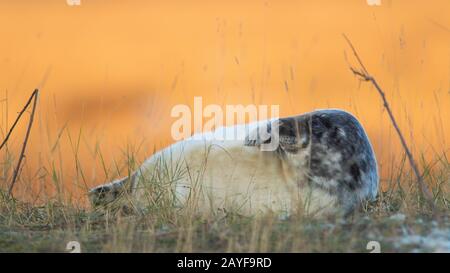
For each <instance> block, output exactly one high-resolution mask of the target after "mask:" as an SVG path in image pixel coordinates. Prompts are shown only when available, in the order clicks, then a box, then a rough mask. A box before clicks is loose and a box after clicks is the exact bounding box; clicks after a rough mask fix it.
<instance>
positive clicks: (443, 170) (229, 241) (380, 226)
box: [0, 156, 450, 252]
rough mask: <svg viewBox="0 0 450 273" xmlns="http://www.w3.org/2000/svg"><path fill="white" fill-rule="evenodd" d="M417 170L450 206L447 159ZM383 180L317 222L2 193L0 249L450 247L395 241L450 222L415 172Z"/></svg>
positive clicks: (438, 200) (443, 203)
mask: <svg viewBox="0 0 450 273" xmlns="http://www.w3.org/2000/svg"><path fill="white" fill-rule="evenodd" d="M404 162H405V161H403V163H404ZM422 168H423V170H424V181H426V183H427V184H428V185H433V186H432V187H431V189H432V194H433V200H434V203H435V205H436V206H437V207H438V208H439V209H440V210H442V211H445V212H448V211H449V209H450V189H449V181H450V164H449V161H448V160H447V158H446V157H445V156H440V157H437V158H436V160H435V161H433V162H432V163H431V164H428V165H424V166H422ZM162 177H168V176H164V175H162ZM154 183H161V184H154V186H153V187H154V188H158V187H159V188H160V189H164V186H163V185H164V183H165V182H164V179H161V180H158V181H154ZM385 183H386V185H387V187H386V190H384V191H382V192H381V193H380V194H379V197H378V200H377V201H376V202H373V203H368V204H366V206H365V208H364V209H363V210H362V211H361V212H359V213H357V214H355V215H354V216H353V217H350V218H348V219H322V220H317V219H310V218H306V217H303V216H302V215H292V216H291V217H289V218H287V219H280V217H279V216H277V215H274V214H271V213H267V214H264V215H257V216H254V217H243V216H239V215H238V214H234V213H224V212H222V213H215V214H211V215H209V216H208V217H205V216H198V215H196V214H194V213H186V211H185V210H183V209H179V208H176V207H174V206H172V205H170V204H171V203H170V202H162V201H161V200H162V199H159V200H160V201H157V202H156V201H155V202H153V203H151V202H150V203H149V206H148V210H147V213H146V214H144V215H126V214H125V213H123V212H121V211H119V212H115V211H114V210H107V211H92V210H90V209H89V208H86V207H80V206H79V204H76V203H72V202H70V201H62V200H64V198H61V197H60V196H58V195H55V196H54V197H52V198H49V199H48V200H47V201H46V202H45V203H43V204H41V205H32V204H31V203H26V202H22V201H20V200H17V199H13V198H10V197H9V196H8V195H7V193H6V192H5V191H1V192H0V250H1V251H2V252H16V251H17V252H41V251H43V252H63V251H65V247H66V244H67V242H69V241H73V240H76V241H79V242H80V243H81V247H82V251H83V252H180V251H182V252H191V251H200V252H216V251H219V252H228V251H229V252H267V251H270V252H368V250H366V244H367V243H368V242H369V241H372V240H376V241H379V242H380V243H381V249H382V251H386V252H399V251H412V250H413V251H424V252H427V251H449V249H442V246H439V245H436V247H435V248H433V245H432V244H431V246H430V245H426V244H425V242H424V243H417V242H415V243H414V241H413V242H412V243H411V244H400V242H401V240H402V238H408V236H411V235H422V236H425V237H424V238H427V237H426V236H428V235H430V234H434V233H435V232H434V231H435V230H440V231H442V230H443V231H444V232H447V233H448V231H450V223H449V219H448V216H447V215H445V214H444V215H441V216H439V218H432V217H431V216H430V215H431V211H430V208H429V206H428V205H427V203H426V200H424V199H423V197H422V195H421V194H420V190H419V189H418V187H417V183H416V181H415V178H414V176H412V175H411V172H410V170H408V169H407V168H405V166H404V165H403V164H400V165H399V166H398V168H397V172H396V173H393V175H392V176H391V177H390V178H389V179H388V181H385ZM161 198H163V197H161ZM166 201H167V200H166ZM447 239H449V238H447ZM424 240H435V239H433V238H432V237H430V238H429V239H424ZM437 240H441V241H442V238H441V239H439V238H438V239H437ZM444 240H445V238H444ZM448 243H450V241H449V242H447V244H448Z"/></svg>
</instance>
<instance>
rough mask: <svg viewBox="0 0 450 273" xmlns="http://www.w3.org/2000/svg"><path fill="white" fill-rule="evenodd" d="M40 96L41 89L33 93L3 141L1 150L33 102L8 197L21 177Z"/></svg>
mask: <svg viewBox="0 0 450 273" xmlns="http://www.w3.org/2000/svg"><path fill="white" fill-rule="evenodd" d="M38 95H39V89H35V90H34V91H33V93H32V94H31V96H30V98H29V99H28V101H27V103H26V104H25V106H24V108H23V109H22V111H20V113H19V115H18V116H17V119H16V120H15V121H14V124H13V126H12V127H11V129H10V130H9V132H8V134H7V136H6V138H5V140H3V142H2V144H1V146H0V149H1V148H3V146H4V145H5V144H6V143H7V142H8V139H9V136H10V135H11V133H12V132H13V130H14V128H15V126H16V125H17V123H18V122H19V120H20V118H21V116H22V115H23V114H24V113H25V111H26V110H27V109H28V107H29V105H30V104H31V101H33V108H32V109H31V115H30V120H29V122H28V128H27V132H26V134H25V139H24V141H23V145H22V150H21V152H20V156H19V160H18V162H17V166H16V168H15V169H14V174H13V178H12V180H11V184H10V186H9V190H8V196H12V190H13V188H14V184H15V183H16V181H17V178H18V177H19V173H20V166H21V165H22V161H23V158H24V157H25V150H26V148H27V144H28V139H29V137H30V132H31V127H32V125H33V120H34V113H35V111H36V105H37V99H38Z"/></svg>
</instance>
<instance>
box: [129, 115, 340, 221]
mask: <svg viewBox="0 0 450 273" xmlns="http://www.w3.org/2000/svg"><path fill="white" fill-rule="evenodd" d="M256 127H257V124H256V123H255V124H250V125H245V126H244V125H238V126H230V127H225V128H219V129H218V130H216V132H212V133H205V134H199V135H195V136H193V137H191V138H189V139H186V140H184V141H180V142H178V143H175V144H173V145H171V146H169V147H168V148H165V149H163V150H161V151H159V152H158V153H156V154H154V155H153V156H152V157H150V158H149V159H148V160H146V161H145V162H144V164H142V166H141V167H140V168H139V170H138V171H137V173H136V176H137V179H135V185H133V188H134V192H135V196H136V198H137V202H142V201H144V202H145V197H144V196H145V184H146V183H149V182H148V181H149V180H152V179H153V180H154V179H155V174H157V172H160V171H161V169H166V170H167V169H171V170H177V171H176V172H177V173H179V174H181V175H174V174H172V175H174V176H177V178H176V180H177V181H175V182H173V183H172V186H173V187H174V189H175V192H176V197H177V200H178V204H179V205H180V206H188V205H192V202H194V203H195V204H194V206H195V207H197V208H198V209H199V210H200V211H202V212H208V211H215V210H218V209H225V210H227V211H235V212H237V213H240V214H255V213H258V212H264V211H268V210H272V211H275V212H282V213H287V214H289V213H291V212H292V211H293V210H296V209H297V208H300V207H302V208H303V209H305V210H304V211H305V212H307V213H308V214H323V213H324V212H326V213H327V212H330V210H334V204H335V201H336V200H335V198H334V197H332V196H330V195H329V194H327V193H325V192H323V191H321V190H319V189H315V190H314V191H313V190H312V189H310V188H309V187H308V186H307V183H304V182H305V175H306V171H307V170H304V171H303V172H302V171H300V172H299V165H300V164H303V163H305V160H306V155H307V153H308V152H309V149H304V151H305V152H303V153H299V154H298V155H290V156H288V157H286V158H282V157H280V156H278V155H277V153H276V152H269V151H261V150H260V148H259V147H258V146H244V138H245V135H246V132H247V129H248V130H249V131H251V130H255V129H256ZM224 132H227V133H230V132H238V136H239V137H238V139H237V140H215V139H214V137H212V136H213V135H214V136H217V135H221V134H222V133H224ZM222 135H223V134H222ZM163 166H164V167H163ZM178 176H179V177H178ZM169 180H170V179H169ZM143 181H144V182H143Z"/></svg>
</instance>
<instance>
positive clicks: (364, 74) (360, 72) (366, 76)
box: [343, 34, 436, 212]
mask: <svg viewBox="0 0 450 273" xmlns="http://www.w3.org/2000/svg"><path fill="white" fill-rule="evenodd" d="M343 36H344V39H345V40H346V41H347V43H348V45H349V46H350V48H351V49H352V52H353V55H354V56H355V58H356V60H357V61H358V63H359V66H360V68H359V69H357V68H354V67H352V66H350V70H351V71H352V72H353V74H354V75H355V76H357V77H359V78H360V79H361V80H363V81H366V82H370V83H372V85H373V86H374V87H375V89H376V90H377V91H378V94H379V95H380V96H381V99H382V101H383V106H384V108H385V109H386V111H387V113H388V115H389V118H390V120H391V123H392V125H393V126H394V128H395V130H396V131H397V134H398V136H399V138H400V142H401V143H402V146H403V149H404V150H405V153H406V156H407V157H408V160H409V163H410V165H411V168H412V169H413V172H414V174H415V176H416V178H417V183H418V184H419V188H420V189H421V191H422V194H423V195H424V196H425V199H426V201H427V203H428V204H429V205H430V207H431V209H432V210H433V212H436V206H435V204H434V201H433V198H432V195H431V193H430V191H429V189H428V187H427V186H426V185H425V182H424V180H423V177H422V175H421V174H420V172H419V169H418V168H417V164H416V163H415V161H414V157H413V155H412V153H411V151H410V150H409V148H408V145H407V144H406V141H405V138H404V137H403V134H402V132H401V130H400V128H399V127H398V125H397V122H396V120H395V118H394V114H393V113H392V111H391V107H390V106H389V103H388V101H387V99H386V96H385V93H384V91H383V90H382V89H381V87H380V86H379V84H378V82H377V81H376V80H375V78H374V77H373V76H372V75H371V74H370V73H369V72H368V71H367V69H366V67H365V66H364V64H363V62H362V60H361V58H360V57H359V54H358V52H357V51H356V49H355V47H354V46H353V44H352V42H351V41H350V39H349V38H348V37H347V36H346V35H345V34H343Z"/></svg>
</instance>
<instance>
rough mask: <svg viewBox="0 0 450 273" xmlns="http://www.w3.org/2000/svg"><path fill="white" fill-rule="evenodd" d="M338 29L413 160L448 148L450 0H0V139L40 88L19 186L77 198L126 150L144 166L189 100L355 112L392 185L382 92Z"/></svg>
mask: <svg viewBox="0 0 450 273" xmlns="http://www.w3.org/2000/svg"><path fill="white" fill-rule="evenodd" d="M342 33H345V34H346V35H347V36H348V37H349V38H350V39H351V40H352V41H353V43H354V45H355V46H356V48H357V49H358V51H359V53H360V55H361V57H362V59H363V60H364V62H365V64H366V66H367V68H368V70H369V71H370V72H371V73H372V74H373V75H374V76H375V77H376V79H377V80H378V82H379V83H380V85H381V86H382V88H383V89H384V90H385V92H386V95H387V98H388V100H389V101H390V103H391V106H392V108H393V112H394V114H395V115H396V117H397V119H398V123H399V126H400V128H401V129H402V130H403V132H404V133H405V137H406V139H407V141H408V143H410V144H411V146H412V147H413V150H414V153H415V155H416V156H417V157H418V156H419V155H421V154H424V155H425V158H426V159H427V160H431V159H433V158H435V156H436V155H439V154H442V153H443V152H445V151H448V149H449V135H450V123H449V118H450V1H448V0H436V1H419V0H398V1H394V0H392V1H387V0H383V1H382V5H381V6H379V7H371V6H369V5H367V3H366V1H365V0H352V1H350V0H349V1H323V0H320V1H286V0H281V1H274V0H272V1H269V0H250V1H234V0H231V1H173V0H168V1H144V0H130V1H119V0H108V1H106V0H81V5H80V6H69V5H67V4H66V1H65V0H48V1H44V0H41V1H33V0H20V1H12V0H9V1H6V0H1V1H0V99H1V129H2V131H1V134H2V138H3V137H4V135H5V133H6V129H7V128H9V126H11V124H12V122H13V121H14V119H15V117H16V115H17V112H18V111H20V109H21V107H22V106H23V104H24V103H25V101H26V100H27V98H28V96H29V95H30V94H31V92H32V90H33V89H34V88H35V87H37V86H39V87H41V88H42V89H41V93H40V98H39V104H38V109H37V114H36V120H35V124H34V126H33V131H32V135H31V140H30V142H29V144H28V145H29V146H28V150H27V153H26V158H25V163H26V164H25V165H24V167H23V169H22V175H21V179H20V180H19V182H18V184H17V186H16V188H15V190H16V192H17V194H20V195H22V196H31V197H33V198H35V199H36V200H37V199H38V197H39V198H40V197H42V196H47V195H48V194H51V193H54V192H55V190H59V191H60V192H64V194H65V196H66V197H69V198H70V197H74V198H82V200H84V199H83V198H84V193H85V189H86V187H89V186H93V185H95V184H99V183H102V182H105V181H108V180H111V179H112V178H115V177H117V176H119V175H125V174H126V173H127V170H126V168H121V166H123V165H124V163H125V162H126V156H125V154H126V153H127V151H128V152H129V151H134V152H135V153H136V160H137V162H141V161H142V160H143V159H144V158H145V157H147V156H149V155H151V154H152V153H153V152H154V150H158V149H160V148H162V147H164V146H167V145H168V144H170V143H172V142H173V140H172V139H171V137H170V128H171V125H172V123H173V122H174V120H175V119H174V118H172V117H170V111H171V109H172V107H173V106H174V105H177V104H187V105H190V106H192V104H193V98H194V96H202V97H203V103H204V104H209V103H216V104H220V105H225V104H244V105H246V104H266V105H273V104H279V105H280V114H281V116H288V115H294V114H300V113H303V112H307V111H311V110H313V109H317V108H328V107H332V108H342V109H345V110H347V111H350V112H352V113H354V114H355V115H356V116H357V117H358V118H359V120H360V121H361V123H362V124H363V126H364V127H365V128H366V131H367V132H368V135H369V137H370V139H371V141H372V143H373V146H374V149H375V152H376V155H377V157H378V159H379V165H380V170H381V173H382V178H383V180H386V179H388V178H389V176H390V174H391V173H392V172H393V170H395V167H394V166H395V163H396V162H398V161H399V160H400V159H401V158H402V150H401V147H400V142H399V141H398V138H397V136H396V135H395V131H394V130H393V128H392V126H391V124H390V123H389V120H388V116H387V113H386V112H385V111H384V110H383V105H382V103H381V101H380V99H379V96H378V95H377V93H376V90H375V89H374V88H373V87H372V86H371V85H370V84H368V83H364V82H360V81H359V80H358V79H356V78H355V77H354V76H353V75H352V73H351V72H350V70H349V68H348V63H347V60H348V62H350V63H352V64H356V63H355V60H354V58H353V56H352V54H351V51H350V50H349V47H348V45H347V44H346V43H345V41H344V39H343V37H342ZM26 117H28V116H26ZM26 123H27V120H26V119H24V120H22V121H21V122H20V124H19V127H18V130H17V131H15V132H14V134H13V136H12V139H11V141H10V142H9V143H8V150H9V153H11V154H12V155H13V158H9V157H8V156H7V154H6V152H5V150H6V149H5V150H3V151H2V152H1V156H2V160H1V161H2V168H3V170H2V173H1V175H2V177H1V180H0V186H1V187H2V188H7V186H8V184H9V181H10V180H11V176H12V169H11V167H6V166H11V163H14V164H15V162H17V157H18V150H19V149H20V147H21V144H22V141H23V135H24V130H25V128H26ZM418 159H419V158H418ZM11 160H14V161H11ZM8 162H9V163H8ZM8 164H9V165H8ZM116 166H117V167H116ZM54 181H59V182H61V183H60V184H58V183H59V182H58V183H56V184H55V182H54Z"/></svg>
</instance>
